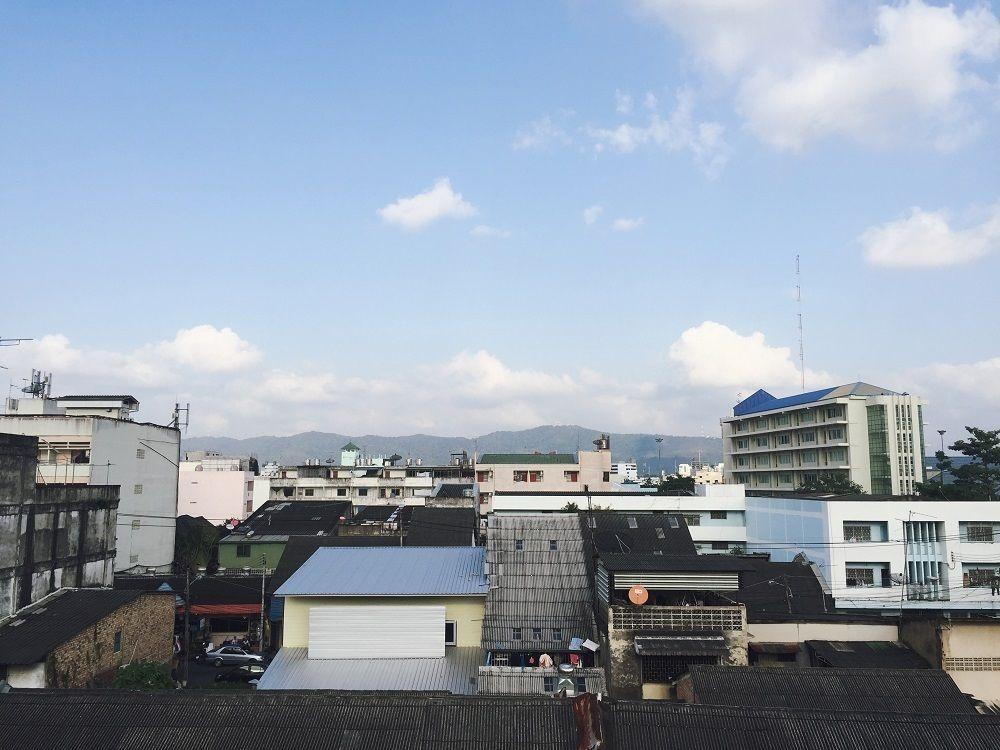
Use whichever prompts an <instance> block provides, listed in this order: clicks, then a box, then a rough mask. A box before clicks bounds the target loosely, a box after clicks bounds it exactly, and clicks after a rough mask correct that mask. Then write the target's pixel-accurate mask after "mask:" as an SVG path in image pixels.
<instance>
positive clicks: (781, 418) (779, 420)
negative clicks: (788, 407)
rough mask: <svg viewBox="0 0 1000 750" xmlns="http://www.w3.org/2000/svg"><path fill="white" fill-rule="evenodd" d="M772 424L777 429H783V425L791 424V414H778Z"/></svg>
mask: <svg viewBox="0 0 1000 750" xmlns="http://www.w3.org/2000/svg"><path fill="white" fill-rule="evenodd" d="M774 423H775V424H776V425H778V426H779V427H784V426H785V425H790V424H791V423H792V415H791V414H779V415H778V416H776V417H775V418H774Z"/></svg>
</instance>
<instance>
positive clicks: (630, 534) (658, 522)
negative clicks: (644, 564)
mask: <svg viewBox="0 0 1000 750" xmlns="http://www.w3.org/2000/svg"><path fill="white" fill-rule="evenodd" d="M580 521H581V523H582V524H583V534H584V538H585V539H586V540H587V541H588V542H590V543H591V544H592V545H593V548H594V549H595V550H596V551H597V552H618V553H632V554H640V553H652V552H657V553H660V554H664V555H695V554H697V553H698V551H697V549H696V548H695V546H694V541H692V539H691V532H690V530H689V529H688V527H687V524H686V523H684V519H683V518H682V517H681V516H680V515H678V514H667V513H640V512H634V513H620V512H615V511H583V512H581V513H580Z"/></svg>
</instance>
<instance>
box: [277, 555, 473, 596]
mask: <svg viewBox="0 0 1000 750" xmlns="http://www.w3.org/2000/svg"><path fill="white" fill-rule="evenodd" d="M484 558H485V550H484V549H483V548H482V547H365V548H359V547H324V548H321V549H318V550H316V552H314V553H313V555H312V557H310V558H309V559H308V560H307V561H306V562H305V564H303V565H302V567H301V568H299V569H298V570H297V571H295V573H293V574H292V575H291V577H290V578H289V579H288V580H287V581H285V582H284V583H283V584H282V585H281V586H280V587H279V588H278V590H277V591H275V592H274V595H275V596H477V595H483V594H485V593H486V591H487V588H488V584H487V581H486V575H485V573H484Z"/></svg>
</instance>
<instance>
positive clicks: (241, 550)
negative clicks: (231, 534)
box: [236, 544, 250, 557]
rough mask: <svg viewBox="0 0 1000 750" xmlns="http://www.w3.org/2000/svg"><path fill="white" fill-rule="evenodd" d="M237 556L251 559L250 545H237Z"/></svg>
mask: <svg viewBox="0 0 1000 750" xmlns="http://www.w3.org/2000/svg"><path fill="white" fill-rule="evenodd" d="M236 556H237V557H250V545H249V544H237V545H236Z"/></svg>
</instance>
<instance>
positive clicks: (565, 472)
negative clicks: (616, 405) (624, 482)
mask: <svg viewBox="0 0 1000 750" xmlns="http://www.w3.org/2000/svg"><path fill="white" fill-rule="evenodd" d="M594 445H595V450H592V451H580V452H579V453H578V454H573V453H556V452H555V451H552V452H551V453H540V452H536V453H484V454H483V455H482V456H480V457H479V458H478V459H477V460H476V466H475V468H476V490H477V493H478V495H479V503H480V512H482V513H487V512H488V511H489V510H490V509H491V508H492V505H491V502H492V498H493V495H494V494H495V493H497V492H535V493H541V492H551V493H559V494H574V493H583V492H587V491H590V492H609V491H611V490H612V486H611V438H610V437H609V436H607V435H601V437H600V438H598V439H597V440H595V441H594ZM563 504H564V505H565V503H563Z"/></svg>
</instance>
